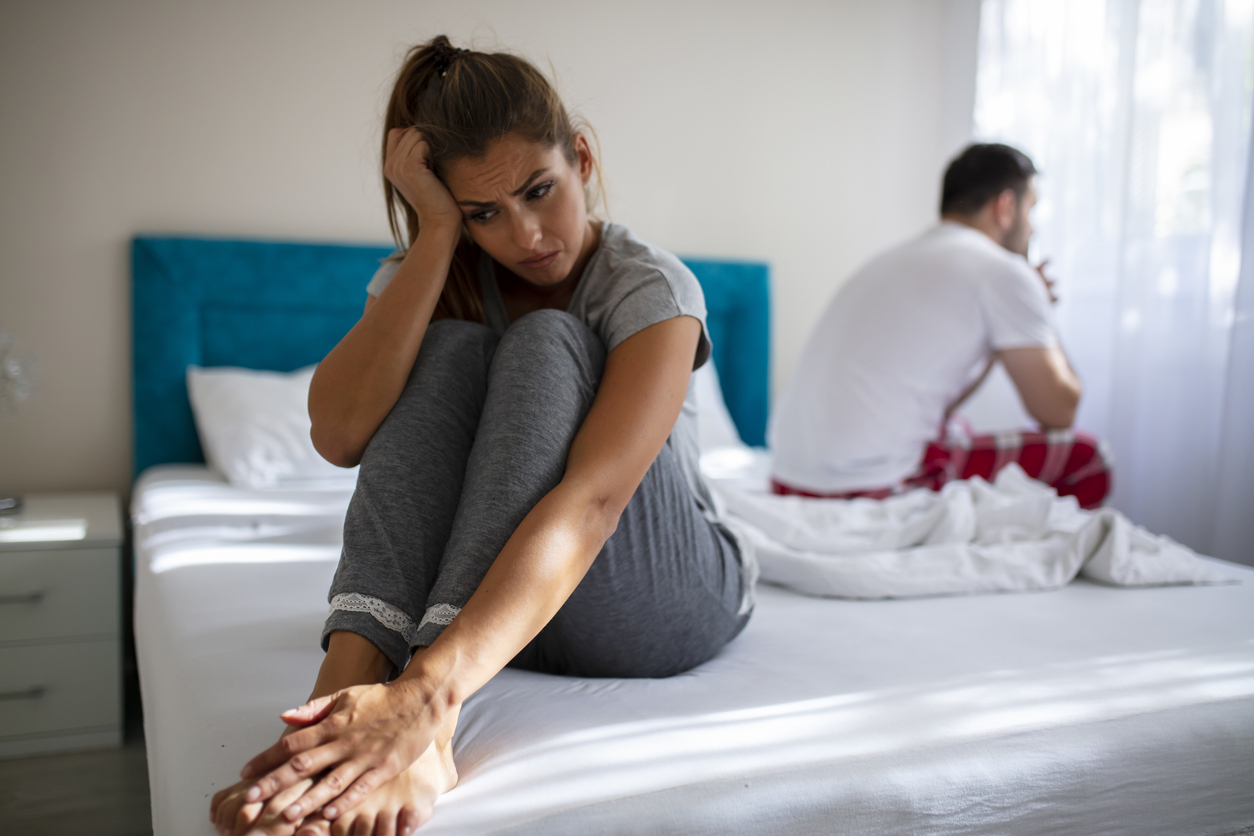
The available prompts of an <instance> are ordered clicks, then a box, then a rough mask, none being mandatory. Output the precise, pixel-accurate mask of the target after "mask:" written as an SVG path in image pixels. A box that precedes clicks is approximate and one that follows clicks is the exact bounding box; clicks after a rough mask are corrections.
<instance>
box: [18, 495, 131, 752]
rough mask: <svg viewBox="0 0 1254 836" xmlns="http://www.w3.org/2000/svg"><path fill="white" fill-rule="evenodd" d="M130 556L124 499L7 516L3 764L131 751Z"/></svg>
mask: <svg viewBox="0 0 1254 836" xmlns="http://www.w3.org/2000/svg"><path fill="white" fill-rule="evenodd" d="M121 551H122V512H121V506H120V503H119V501H118V496H117V494H115V493H73V494H71V493H62V494H31V495H28V496H26V497H25V498H24V501H23V504H22V509H21V512H20V513H18V514H11V515H5V516H0V757H13V756H17V755H29V754H34V753H37V752H53V751H60V750H65V749H92V748H101V747H108V746H118V745H120V744H121V742H122V643H121V627H122V625H121V599H122V594H121V588H122V583H121V576H122V563H121Z"/></svg>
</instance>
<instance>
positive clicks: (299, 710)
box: [279, 694, 339, 725]
mask: <svg viewBox="0 0 1254 836" xmlns="http://www.w3.org/2000/svg"><path fill="white" fill-rule="evenodd" d="M338 696H339V695H338V694H330V695H328V696H325V697H319V698H318V699H316V700H310V701H309V702H307V703H305V704H304V705H301V706H297V707H296V708H289V709H288V710H287V711H284V712H283V713H282V714H280V715H279V718H280V719H282V720H283V722H284V723H287V724H289V725H308V724H310V723H316V722H318V721H319V720H321V719H322V718H323V717H325V716H327V715H328V714H330V713H331V709H332V708H334V707H335V700H336V698H337V697H338Z"/></svg>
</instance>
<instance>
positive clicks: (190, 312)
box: [131, 237, 770, 474]
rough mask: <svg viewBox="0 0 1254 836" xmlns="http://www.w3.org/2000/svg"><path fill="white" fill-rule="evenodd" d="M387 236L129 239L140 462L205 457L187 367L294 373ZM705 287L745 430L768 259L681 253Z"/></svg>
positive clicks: (761, 373) (761, 409)
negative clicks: (340, 241) (339, 241)
mask: <svg viewBox="0 0 1254 836" xmlns="http://www.w3.org/2000/svg"><path fill="white" fill-rule="evenodd" d="M390 251H391V248H390V247H386V246H360V245H335V244H309V243H293V242H272V241H230V240H214V239H203V238H157V237H141V238H136V239H135V240H134V242H133V245H132V250H131V259H132V261H131V272H132V277H133V282H134V288H133V293H134V295H133V312H134V320H133V332H134V346H133V350H134V370H135V380H134V384H135V390H134V396H135V472H136V473H137V474H138V473H139V472H140V471H142V470H143V469H144V468H146V467H149V466H151V465H154V464H162V463H166V462H199V461H204V457H203V454H202V453H201V450H200V442H199V440H198V439H197V437H196V427H195V424H194V422H193V419H192V412H191V405H190V403H189V402H188V399H187V386H186V383H185V376H184V375H185V372H186V369H187V367H188V365H191V364H195V365H200V366H241V367H244V368H251V369H272V370H275V371H292V370H293V369H298V368H300V367H302V366H307V365H309V364H311V363H317V362H318V361H320V360H321V359H322V358H323V357H324V356H326V354H327V352H328V351H330V350H331V348H333V347H334V346H335V344H336V343H337V342H338V341H339V340H340V338H341V337H342V336H344V334H345V333H347V331H348V330H349V329H350V328H351V327H352V326H353V323H355V322H356V321H357V319H358V318H359V317H360V316H361V311H362V306H363V304H364V303H365V298H366V297H365V288H366V282H367V281H369V279H370V276H371V275H372V274H373V273H374V271H375V269H376V268H377V267H378V264H379V260H380V259H382V258H383V257H385V256H386V255H387V254H388V253H389V252H390ZM685 263H687V264H688V266H689V267H690V268H691V269H692V271H693V272H694V273H695V274H696V276H697V279H698V280H699V281H700V282H701V286H702V288H703V289H704V290H705V301H706V306H707V308H708V309H709V329H710V337H711V339H712V340H713V342H714V362H715V365H716V366H717V367H718V370H719V376H720V378H721V382H722V385H723V396H724V399H725V400H726V401H727V408H728V411H730V412H731V416H732V420H734V421H735V422H736V426H737V428H738V429H739V430H740V435H741V437H742V438H743V439H744V440H745V441H746V442H747V443H749V444H755V445H760V444H762V443H763V440H764V437H765V432H766V415H767V397H768V394H767V393H768V388H769V387H768V376H769V371H768V370H769V368H770V365H769V361H770V358H769V352H770V290H769V277H768V270H767V267H766V265H765V264H757V263H749V262H735V261H709V260H704V261H701V260H688V259H685Z"/></svg>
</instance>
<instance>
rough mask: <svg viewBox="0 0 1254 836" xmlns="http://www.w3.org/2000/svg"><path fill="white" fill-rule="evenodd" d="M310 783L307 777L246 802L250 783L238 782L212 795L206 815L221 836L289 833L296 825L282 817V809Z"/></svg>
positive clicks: (267, 835)
mask: <svg viewBox="0 0 1254 836" xmlns="http://www.w3.org/2000/svg"><path fill="white" fill-rule="evenodd" d="M312 784H313V781H310V780H304V781H300V782H298V783H296V784H294V785H293V786H291V787H288V788H287V789H286V790H284V791H283V792H281V793H278V794H277V795H275V796H274V797H273V798H271V799H270V800H269V801H266V802H262V801H249V800H248V799H247V793H248V788H249V787H250V786H252V782H250V781H240V782H239V783H237V784H235V785H233V786H230V787H227V788H226V789H224V790H219V791H218V792H217V793H215V794H214V796H213V801H212V802H211V803H210V805H209V818H210V820H211V821H212V822H213V825H214V827H216V828H217V829H218V833H220V834H223V836H244V835H245V834H253V836H292V834H293V833H295V832H296V828H297V824H296V823H294V822H291V821H288V820H287V819H286V818H284V817H283V810H284V809H285V808H286V807H288V806H289V805H290V804H291V803H292V801H294V800H295V799H296V798H298V797H299V796H300V795H301V793H303V792H306V791H307V790H308V789H309V787H310V786H312Z"/></svg>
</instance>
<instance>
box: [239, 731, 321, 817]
mask: <svg viewBox="0 0 1254 836" xmlns="http://www.w3.org/2000/svg"><path fill="white" fill-rule="evenodd" d="M333 720H334V718H323V719H322V720H321V721H319V722H318V723H316V724H314V725H311V726H308V727H307V728H303V729H301V730H300V731H298V732H292V733H291V734H288V735H284V736H283V737H281V738H279V741H278V742H277V743H275V744H274V745H273V746H271V747H270V748H269V749H266V750H265V751H264V752H262V753H261V754H260V755H257V757H255V758H253V759H252V760H250V761H249V762H248V763H246V764H244V768H243V769H241V770H240V773H239V774H240V777H241V778H243V779H245V780H247V779H249V778H255V777H257V776H258V775H264V774H265V773H267V772H270V771H271V770H273V769H275V768H277V767H279V766H280V765H282V764H285V763H287V762H288V761H289V760H292V759H293V758H296V757H297V756H299V755H300V754H301V753H302V752H305V751H308V750H309V749H312V748H314V747H315V746H319V745H321V744H323V743H325V742H326V741H327V740H330V739H333V738H334V737H335V732H336V731H337V730H338V728H339V727H340V726H342V725H343V723H341V722H333ZM259 783H260V782H259ZM250 794H251V791H250ZM271 794H273V793H266V794H263V795H260V796H257V797H255V798H249V799H248V800H249V801H256V800H258V799H260V798H268V797H269V796H270V795H271Z"/></svg>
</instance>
